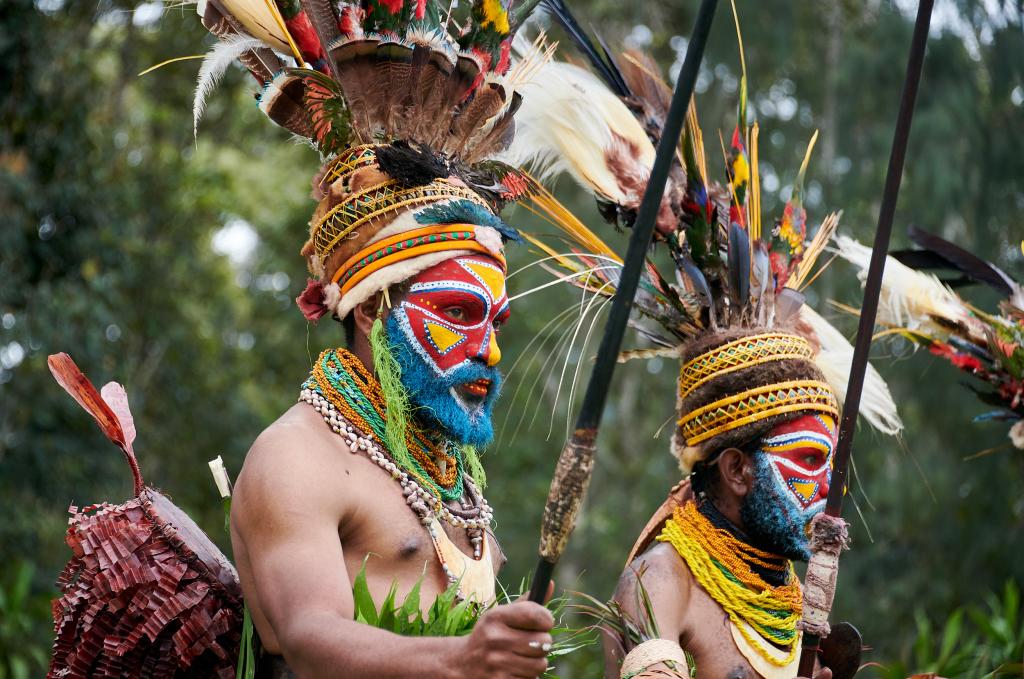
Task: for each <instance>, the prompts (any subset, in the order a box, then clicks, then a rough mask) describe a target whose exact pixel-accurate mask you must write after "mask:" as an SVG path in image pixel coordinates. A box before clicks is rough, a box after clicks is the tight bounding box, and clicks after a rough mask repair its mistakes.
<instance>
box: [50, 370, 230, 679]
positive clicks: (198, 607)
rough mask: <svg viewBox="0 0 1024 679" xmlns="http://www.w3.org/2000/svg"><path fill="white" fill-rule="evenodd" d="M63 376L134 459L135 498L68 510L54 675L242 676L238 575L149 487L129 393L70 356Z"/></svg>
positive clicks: (80, 678) (87, 678)
mask: <svg viewBox="0 0 1024 679" xmlns="http://www.w3.org/2000/svg"><path fill="white" fill-rule="evenodd" d="M49 364H50V370H51V371H52V372H53V375H54V378H56V380H57V382H58V383H60V385H61V386H62V387H64V388H65V389H66V390H67V391H68V393H69V394H71V395H72V396H73V397H74V398H75V400H76V401H78V403H79V404H80V405H81V406H82V407H83V408H85V410H86V411H87V412H89V414H91V415H92V416H93V418H95V420H96V422H97V424H99V426H100V429H102V430H103V432H104V433H105V434H106V435H107V437H108V438H109V439H110V440H111V441H113V442H114V443H115V444H116V445H117V446H118V447H119V448H121V450H122V451H123V452H124V454H125V459H126V460H127V461H128V464H129V466H130V467H131V471H132V476H133V477H134V480H135V492H136V494H137V495H136V497H134V498H132V499H131V500H128V501H127V502H125V503H124V504H121V505H118V506H116V507H115V506H114V505H111V504H108V503H106V502H104V503H101V504H98V505H90V506H88V507H85V508H83V509H81V510H79V509H78V508H77V507H74V506H72V507H71V508H70V509H69V511H70V513H71V519H70V520H69V521H68V533H67V536H66V537H65V541H66V542H67V544H68V547H70V548H71V553H72V556H71V560H70V561H68V563H67V565H66V566H65V567H64V570H63V571H61V573H60V575H59V576H58V577H57V587H59V588H60V591H61V597H60V598H59V599H56V600H55V601H54V602H53V624H54V631H55V632H56V635H57V636H56V639H54V642H53V655H52V657H51V659H50V671H49V673H48V674H47V679H56V678H58V677H60V678H68V679H93V678H97V679H98V678H101V677H140V678H142V679H161V678H164V677H173V678H175V679H179V678H184V677H196V678H197V679H198V678H199V677H203V678H205V677H222V678H223V679H230V678H231V677H234V676H235V665H236V661H237V658H238V645H239V641H240V639H241V631H242V591H241V588H240V587H239V584H238V574H237V573H236V572H235V569H234V567H233V566H232V565H231V564H230V563H229V562H228V560H227V559H226V558H225V557H224V555H223V554H221V552H220V550H219V549H217V547H216V545H214V544H213V543H212V542H211V541H210V538H208V537H207V536H206V534H205V533H203V531H202V530H200V528H199V526H197V525H196V524H195V522H194V521H192V519H190V518H189V517H188V515H187V514H185V512H183V511H181V510H180V509H178V507H177V506H175V504H174V503H173V502H171V501H170V500H169V499H167V497H166V496H164V495H163V494H162V493H160V492H159V491H157V490H154V489H153V488H150V487H148V486H144V485H143V480H142V474H141V472H140V471H139V467H138V463H137V462H136V459H135V453H134V452H133V450H132V441H133V440H134V438H135V424H134V421H133V419H132V416H131V411H130V410H129V409H128V397H127V395H126V394H125V392H124V388H123V387H121V385H119V384H115V383H111V384H108V385H107V386H105V387H104V388H103V392H102V394H101V393H100V392H98V391H97V390H96V388H95V387H94V386H93V385H92V383H91V382H90V381H89V380H88V379H87V378H86V377H85V375H83V374H82V372H81V371H80V370H79V369H78V366H76V365H75V362H74V361H72V360H71V357H70V356H68V355H67V354H55V355H53V356H50V360H49Z"/></svg>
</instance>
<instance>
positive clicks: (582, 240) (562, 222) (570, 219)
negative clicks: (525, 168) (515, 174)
mask: <svg viewBox="0 0 1024 679" xmlns="http://www.w3.org/2000/svg"><path fill="white" fill-rule="evenodd" d="M530 183H531V190H530V193H529V197H530V200H531V202H532V203H533V205H535V206H536V210H531V211H532V212H535V214H537V213H539V214H540V216H542V217H544V218H545V219H547V220H548V221H549V222H550V223H551V224H553V225H554V226H556V227H558V228H559V229H560V230H561V231H562V233H564V234H565V235H567V236H568V237H569V238H570V239H572V240H573V242H575V243H577V244H578V245H579V246H580V247H581V248H582V250H583V252H584V253H585V254H588V255H597V256H601V257H607V258H609V259H611V260H613V261H615V262H618V263H619V264H621V263H622V258H621V257H619V255H618V254H616V252H615V251H614V250H612V248H611V247H609V246H608V244H607V243H605V242H604V241H603V240H602V239H601V237H600V236H598V235H597V234H596V233H594V232H593V231H591V230H590V229H588V228H587V227H586V225H585V224H584V223H583V222H581V221H580V219H579V217H577V216H576V215H574V214H573V213H572V211H571V210H569V208H567V207H565V206H564V205H562V203H561V202H560V201H559V200H558V199H557V198H555V196H554V195H553V194H552V193H551V192H550V191H548V190H547V189H546V188H544V187H543V186H542V185H541V183H540V182H538V181H537V180H535V179H532V178H531V182H530ZM529 207H530V206H527V208H529Z"/></svg>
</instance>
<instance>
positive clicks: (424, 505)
mask: <svg viewBox="0 0 1024 679" xmlns="http://www.w3.org/2000/svg"><path fill="white" fill-rule="evenodd" d="M299 400H300V401H303V402H305V403H308V404H309V405H310V406H312V407H313V408H314V409H315V410H316V411H317V412H318V413H320V415H321V416H322V417H323V418H324V422H326V423H327V424H328V426H330V427H331V430H332V431H333V432H334V433H336V434H338V435H339V436H341V437H342V438H343V439H344V440H345V442H346V443H347V445H348V447H349V450H350V452H352V453H359V452H363V453H365V454H366V455H367V456H368V457H369V458H370V460H371V461H372V462H374V463H375V464H377V465H378V466H379V467H381V468H382V469H383V470H384V471H386V472H387V473H389V474H390V475H391V477H392V478H393V479H395V480H396V481H398V483H399V485H401V487H402V494H403V495H404V496H405V500H406V504H408V505H409V508H410V509H412V511H413V512H414V513H415V514H416V515H417V516H418V517H419V518H420V520H421V522H422V523H423V524H424V526H426V527H427V529H428V531H429V530H433V529H434V527H435V525H436V524H435V521H436V520H437V519H440V520H442V521H444V522H445V523H447V524H449V525H450V526H454V527H457V528H463V529H465V530H466V534H467V535H468V536H469V539H470V542H471V543H472V545H473V553H474V557H475V558H477V559H479V558H480V557H481V555H482V545H483V540H484V534H485V531H486V530H487V529H488V528H489V527H490V526H491V522H492V520H493V518H494V512H493V511H492V510H491V507H490V505H488V503H487V500H486V499H484V497H483V495H482V494H481V492H480V489H479V488H477V487H476V484H474V483H473V481H472V479H470V478H469V476H467V475H464V474H463V465H462V458H461V455H458V454H456V455H454V456H448V458H447V459H448V460H451V462H450V463H449V464H447V465H446V466H447V467H448V468H449V469H453V470H455V471H456V473H457V478H456V479H454V480H453V481H452V484H451V487H452V490H450V491H449V490H447V489H445V488H444V486H443V485H441V484H440V483H438V482H436V481H435V480H434V479H433V478H432V477H431V475H430V473H429V469H430V467H429V466H428V465H423V464H422V462H420V460H419V458H418V457H416V456H415V454H414V456H413V461H414V464H413V465H400V464H398V463H397V462H396V461H395V459H394V457H393V456H392V455H391V454H390V453H389V452H388V451H387V449H386V448H385V447H384V446H383V445H382V443H381V442H382V441H383V440H384V439H383V432H384V426H385V425H384V421H385V411H384V404H383V396H382V395H381V391H380V384H379V383H378V382H377V380H376V379H375V378H374V377H373V376H372V375H371V374H370V373H369V371H367V370H366V369H365V368H364V367H363V365H362V362H361V361H359V359H358V358H357V357H356V356H355V355H354V354H352V353H351V352H349V351H347V350H345V349H337V350H328V351H324V352H323V353H322V354H321V355H320V357H319V358H318V359H317V362H316V365H315V366H314V368H313V371H312V373H311V375H310V377H309V379H307V380H306V381H305V382H304V383H303V385H302V391H301V392H300V393H299ZM426 440H428V439H426V437H425V436H422V435H416V436H412V437H411V440H410V441H409V443H410V445H409V450H410V452H412V451H414V450H417V451H419V452H424V450H425V448H426V447H425V446H423V447H420V448H417V447H416V446H422V445H423V442H424V441H426ZM414 441H415V442H416V446H414V445H413V442H414ZM424 454H426V453H424ZM442 459H445V458H443V457H442ZM416 463H419V464H416ZM425 467H426V468H425ZM434 468H435V469H436V465H435V467H434ZM438 471H439V472H440V470H438ZM441 480H442V481H444V479H441ZM455 489H458V496H455V497H453V495H454V491H455ZM442 491H443V492H442Z"/></svg>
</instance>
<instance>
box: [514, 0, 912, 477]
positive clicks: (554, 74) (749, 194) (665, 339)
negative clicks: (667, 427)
mask: <svg viewBox="0 0 1024 679" xmlns="http://www.w3.org/2000/svg"><path fill="white" fill-rule="evenodd" d="M545 5H546V6H547V7H548V8H549V9H550V10H551V11H552V13H553V15H554V17H555V18H556V19H557V20H558V21H559V22H560V23H561V24H562V26H563V27H564V28H565V29H566V30H567V32H568V33H569V34H570V35H571V36H572V37H573V39H574V40H575V41H576V42H577V44H578V46H579V47H580V48H581V51H582V52H583V53H584V54H585V55H586V56H587V59H588V61H589V63H590V66H591V71H587V70H585V69H583V68H581V67H578V66H575V65H571V64H567V63H547V64H544V65H543V66H542V67H541V68H540V71H539V73H538V75H537V78H536V79H535V81H534V82H532V83H530V84H528V85H527V86H525V87H524V95H525V98H524V103H523V106H522V107H521V108H520V111H519V115H518V117H517V125H518V138H519V139H520V140H523V141H526V142H527V143H522V144H516V145H515V146H513V147H511V148H510V149H509V150H508V151H507V152H506V154H505V156H504V158H505V160H507V161H508V162H510V163H511V164H516V165H525V166H531V167H532V168H533V169H534V170H535V171H536V172H538V173H539V175H540V176H541V177H544V176H546V175H549V174H551V173H557V172H567V173H568V174H570V175H571V176H572V177H573V178H574V179H576V181H577V182H579V183H580V184H581V185H582V186H583V187H584V188H586V189H587V190H589V191H591V192H592V193H593V194H594V195H595V196H596V198H597V199H598V203H599V206H600V207H601V208H602V213H603V214H604V215H605V216H606V217H607V218H609V219H610V220H612V221H614V222H615V223H617V224H619V225H622V226H625V227H627V228H628V227H630V226H631V225H632V220H633V219H634V218H635V213H636V209H637V207H638V205H639V202H640V199H641V197H642V195H643V191H644V188H645V187H646V184H647V180H648V176H649V173H650V167H651V164H652V160H651V159H652V158H653V157H654V148H655V146H656V144H657V142H658V139H659V137H660V132H661V124H662V121H663V120H664V118H665V115H666V111H667V108H668V101H669V92H670V90H669V88H668V86H667V85H666V84H665V83H664V82H663V81H662V79H661V77H660V76H659V75H658V71H657V68H656V66H655V65H654V64H653V62H652V61H651V60H650V59H649V58H647V57H645V56H643V55H640V54H636V53H632V52H626V53H624V54H622V55H620V56H619V57H618V58H616V57H613V56H612V55H611V54H610V53H609V52H608V51H607V49H606V48H605V47H604V44H603V42H602V43H601V46H600V47H598V46H596V45H595V44H594V43H592V42H591V41H590V40H589V39H588V38H587V36H586V35H585V34H584V32H583V31H582V30H581V29H580V28H579V25H578V24H577V22H576V21H575V19H574V18H573V17H572V15H571V14H570V13H569V11H568V8H567V7H566V6H565V4H564V3H563V2H562V0H545ZM736 29H737V36H739V22H738V20H737V22H736ZM740 58H741V63H743V59H744V58H743V50H742V40H741V41H740ZM746 88H747V83H746V66H745V63H743V76H742V79H741V84H740V100H739V105H738V111H737V118H738V120H737V124H736V127H735V129H734V131H733V134H732V136H731V138H730V143H729V148H728V151H727V150H726V148H725V144H724V140H722V152H723V155H724V156H725V165H726V182H725V183H724V184H717V183H714V182H712V181H711V180H710V179H709V177H708V171H707V160H706V158H705V153H704V138H703V135H702V133H701V130H700V126H699V125H698V121H697V114H696V109H695V107H694V105H692V104H691V106H690V110H689V113H688V116H687V121H686V126H685V132H684V135H683V138H682V140H681V142H680V144H679V147H678V152H677V159H678V160H679V162H678V164H677V165H676V167H674V168H673V170H672V172H671V173H670V175H669V182H668V185H667V188H666V191H665V195H664V197H663V199H662V203H661V206H660V210H659V213H658V216H657V221H656V227H657V228H656V232H655V239H656V242H657V243H658V245H659V246H660V247H664V248H666V249H667V251H668V253H669V254H670V256H671V258H672V261H673V262H674V263H675V272H674V279H673V280H671V281H669V280H666V279H664V278H662V276H661V274H659V273H658V270H657V269H656V268H655V267H654V266H653V265H651V266H649V267H648V271H647V275H646V276H645V277H644V279H643V281H642V282H641V288H640V293H639V294H638V296H637V298H636V301H635V307H636V309H637V310H638V311H639V312H640V315H641V317H646V318H647V319H648V320H649V321H653V322H654V323H653V325H654V327H653V328H652V325H651V324H650V323H638V324H637V325H638V326H639V329H641V332H642V334H643V335H644V336H645V337H647V338H649V339H651V340H652V341H653V342H654V343H655V344H657V345H659V347H660V348H658V349H654V350H643V351H636V352H626V353H625V354H624V358H629V357H648V356H657V355H662V356H665V355H668V356H673V357H681V358H682V360H683V367H682V371H681V372H680V379H679V394H678V396H679V401H678V406H679V413H678V414H679V416H680V417H679V421H678V425H679V426H678V428H677V431H676V437H675V446H674V447H675V449H676V452H677V454H679V456H680V459H681V460H682V462H683V466H684V468H686V469H688V468H691V467H692V464H693V463H694V462H696V461H699V460H701V459H704V457H706V455H708V454H709V453H710V452H711V451H713V450H715V449H720V448H721V447H723V446H724V445H726V444H730V445H731V444H736V443H740V442H745V441H748V440H751V439H753V438H756V436H757V435H758V434H759V433H760V432H763V431H765V430H767V429H768V428H770V427H771V426H773V424H775V423H777V422H779V421H782V420H784V419H786V418H788V417H792V414H793V413H795V412H797V411H808V410H809V411H814V412H822V413H829V414H832V415H837V414H838V407H839V403H838V402H839V401H840V400H841V399H842V397H843V395H844V391H845V388H846V382H847V379H848V376H849V371H850V363H851V358H852V354H853V348H852V346H851V345H850V343H849V342H848V341H847V340H846V339H845V338H844V337H843V335H842V334H841V333H840V332H839V331H837V330H836V329H835V328H834V327H832V326H831V325H830V324H829V323H828V322H827V321H826V320H825V319H824V318H822V317H821V316H820V315H818V314H816V313H815V312H814V311H813V310H812V309H810V308H809V307H807V306H806V305H805V304H804V295H803V293H802V291H803V290H804V289H805V288H806V287H807V286H808V285H809V284H810V283H811V282H813V280H814V279H815V277H816V276H817V273H816V268H815V264H816V262H817V259H818V256H819V255H820V254H821V252H822V251H823V250H824V249H825V246H826V245H827V244H828V242H829V239H830V238H831V236H832V234H833V233H834V232H835V229H836V227H837V225H838V223H839V214H837V213H833V214H830V215H828V216H827V217H826V218H825V219H824V220H823V221H822V223H821V225H820V226H819V228H818V230H817V232H816V233H815V234H814V235H813V237H809V236H808V229H807V213H806V210H805V208H804V204H803V200H804V189H803V185H804V176H805V173H806V171H807V166H808V162H809V159H810V156H811V152H812V149H813V147H814V142H815V139H816V137H817V135H816V134H815V136H814V137H813V138H812V139H811V141H810V143H809V144H808V147H807V151H806V153H805V156H804V160H803V163H802V164H801V166H800V170H799V172H798V174H797V176H796V180H795V181H794V183H793V192H792V195H791V197H790V199H789V200H788V201H787V202H786V205H785V207H784V209H783V212H782V214H781V216H779V217H778V218H777V219H776V220H774V222H772V224H771V226H770V227H767V228H762V214H761V199H760V182H759V176H758V125H757V124H756V123H755V124H753V125H748V124H747V110H746V104H747V90H746ZM535 92H536V93H538V96H534V93H535ZM530 193H531V197H533V198H535V199H539V201H540V203H541V205H540V207H541V209H545V210H546V211H547V212H548V214H549V216H551V217H552V219H553V221H555V222H556V223H558V224H559V225H560V226H562V227H563V229H564V230H565V231H566V232H567V233H568V234H569V235H570V236H571V238H572V239H573V240H575V242H576V243H577V244H578V245H579V247H580V249H581V250H582V251H583V252H587V253H595V254H600V255H607V256H609V257H610V254H609V252H608V251H607V247H606V246H603V244H601V243H600V239H599V238H598V237H597V236H596V235H595V234H593V233H591V232H590V231H589V230H587V229H586V228H585V227H583V225H582V224H580V223H579V221H578V220H576V219H575V218H573V217H572V216H571V215H569V214H568V211H566V210H565V209H564V208H563V207H561V206H560V205H557V202H556V201H554V200H553V198H552V197H551V196H550V194H547V193H546V192H543V191H540V190H537V189H536V188H535V187H534V188H533V189H532V190H531V192H530ZM595 242H596V243H598V244H599V247H598V248H597V249H596V250H595V249H594V243H595ZM542 247H543V246H542ZM548 254H549V255H551V256H552V257H554V258H555V259H556V260H557V261H558V262H559V263H561V264H562V265H563V266H565V267H567V268H570V269H572V270H574V271H575V272H576V273H577V274H579V275H578V276H576V277H571V278H570V280H572V281H573V282H575V283H576V284H578V285H580V286H583V287H586V288H587V289H589V290H592V291H595V292H598V291H599V292H600V293H601V294H606V295H609V296H610V295H611V294H613V293H614V291H615V285H614V282H615V280H617V273H616V272H615V271H611V272H609V271H608V267H607V266H604V267H601V268H602V269H604V273H603V274H597V273H591V272H592V271H593V269H594V267H589V268H588V262H587V261H586V259H585V258H568V257H559V256H557V254H556V253H555V252H553V251H549V252H548ZM597 279H599V280H597ZM595 281H596V282H597V284H595ZM861 414H862V415H864V416H865V418H867V419H868V421H869V422H870V423H871V424H872V425H874V426H875V427H876V428H877V429H879V430H881V431H883V432H885V433H888V434H896V433H898V432H899V431H900V429H901V428H902V423H901V422H900V419H899V416H898V414H897V412H896V406H895V403H894V402H893V400H892V397H891V396H890V394H889V390H888V388H887V387H886V385H885V382H884V381H883V380H882V379H881V377H880V376H879V374H878V373H877V372H876V371H875V370H874V369H872V368H870V366H869V371H868V375H867V384H866V386H865V391H864V396H863V400H862V405H861Z"/></svg>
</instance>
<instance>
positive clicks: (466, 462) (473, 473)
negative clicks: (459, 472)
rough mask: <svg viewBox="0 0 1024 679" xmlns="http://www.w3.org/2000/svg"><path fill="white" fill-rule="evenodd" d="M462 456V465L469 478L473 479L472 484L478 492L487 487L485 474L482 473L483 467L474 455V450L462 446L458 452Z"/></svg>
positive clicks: (477, 456)
mask: <svg viewBox="0 0 1024 679" xmlns="http://www.w3.org/2000/svg"><path fill="white" fill-rule="evenodd" d="M460 452H461V454H462V464H463V466H464V467H465V469H466V472H467V473H468V474H469V477H470V478H471V479H473V483H475V484H476V487H477V488H479V489H480V490H483V489H484V488H486V487H487V473H486V472H484V466H483V465H482V464H480V456H479V455H477V454H476V448H475V447H473V446H462V448H461V450H460Z"/></svg>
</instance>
